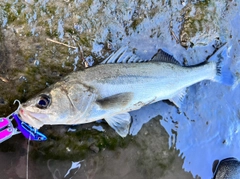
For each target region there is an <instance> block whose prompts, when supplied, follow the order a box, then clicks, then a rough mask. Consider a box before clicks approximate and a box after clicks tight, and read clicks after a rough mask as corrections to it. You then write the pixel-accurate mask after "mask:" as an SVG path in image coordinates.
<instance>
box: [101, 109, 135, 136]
mask: <svg viewBox="0 0 240 179" xmlns="http://www.w3.org/2000/svg"><path fill="white" fill-rule="evenodd" d="M105 120H106V121H107V123H108V124H109V125H110V126H111V127H112V128H113V129H114V130H115V131H116V132H117V133H118V134H119V135H120V136H121V137H126V136H127V134H128V132H129V127H130V123H131V116H130V114H129V113H123V114H118V115H115V116H111V117H108V118H105Z"/></svg>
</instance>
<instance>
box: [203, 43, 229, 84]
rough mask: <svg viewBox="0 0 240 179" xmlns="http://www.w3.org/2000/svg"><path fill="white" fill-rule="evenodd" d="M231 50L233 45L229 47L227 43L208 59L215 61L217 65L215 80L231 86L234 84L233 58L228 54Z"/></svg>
mask: <svg viewBox="0 0 240 179" xmlns="http://www.w3.org/2000/svg"><path fill="white" fill-rule="evenodd" d="M230 50H231V47H227V45H226V44H225V45H223V46H222V47H221V48H220V49H218V50H217V52H216V53H215V54H214V55H213V56H211V57H210V59H209V60H208V61H209V62H215V63H216V65H217V66H216V68H217V69H216V72H217V73H216V76H215V78H214V80H215V81H217V82H220V83H223V84H226V85H229V86H231V85H233V84H234V76H233V74H232V72H231V70H230V65H231V58H230V56H229V54H228V53H229V51H230Z"/></svg>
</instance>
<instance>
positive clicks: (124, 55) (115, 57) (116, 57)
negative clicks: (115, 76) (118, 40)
mask: <svg viewBox="0 0 240 179" xmlns="http://www.w3.org/2000/svg"><path fill="white" fill-rule="evenodd" d="M145 61H147V60H142V59H140V58H139V57H138V56H136V55H135V54H133V53H132V52H130V51H128V47H121V48H120V49H119V50H117V51H116V52H113V53H112V54H111V55H110V56H109V57H108V58H106V59H105V60H104V61H103V62H102V63H101V64H107V63H138V62H145Z"/></svg>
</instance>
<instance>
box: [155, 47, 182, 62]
mask: <svg viewBox="0 0 240 179" xmlns="http://www.w3.org/2000/svg"><path fill="white" fill-rule="evenodd" d="M151 61H156V62H167V63H173V64H175V65H181V64H180V63H179V61H177V60H176V59H175V58H174V57H173V56H172V55H169V54H168V53H166V52H164V51H163V50H162V49H159V50H158V52H157V53H156V54H155V55H154V56H153V57H152V59H151Z"/></svg>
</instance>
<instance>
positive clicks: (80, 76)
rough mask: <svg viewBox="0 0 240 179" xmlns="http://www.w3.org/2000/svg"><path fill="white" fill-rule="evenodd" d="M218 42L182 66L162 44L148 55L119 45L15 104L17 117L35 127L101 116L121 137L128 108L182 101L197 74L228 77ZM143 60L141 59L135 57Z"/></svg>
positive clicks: (224, 79)
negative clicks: (206, 55)
mask: <svg viewBox="0 0 240 179" xmlns="http://www.w3.org/2000/svg"><path fill="white" fill-rule="evenodd" d="M226 53H227V47H226V46H223V47H221V48H220V49H219V50H218V51H217V53H216V54H215V55H213V56H212V57H211V58H210V60H209V61H208V62H205V63H203V64H201V65H196V66H191V67H183V66H181V65H180V63H179V62H178V61H177V60H175V59H174V57H173V56H171V55H169V54H167V53H165V52H164V51H162V50H159V52H158V53H157V54H156V55H154V56H153V58H152V59H150V60H148V61H145V62H144V61H143V60H140V59H139V58H138V57H137V56H136V55H134V54H131V53H129V52H128V51H127V49H126V48H120V49H119V50H118V51H117V52H116V53H113V54H112V55H111V56H110V57H109V58H107V59H106V60H105V61H104V62H103V63H102V64H100V65H97V66H94V67H90V68H87V69H85V70H84V71H78V72H74V73H71V74H70V75H68V76H66V77H65V78H63V79H62V80H61V81H59V82H57V83H55V84H53V85H52V86H50V87H48V88H47V89H46V90H45V91H43V92H42V93H41V94H39V95H37V96H36V97H34V98H32V99H30V100H28V101H27V102H26V103H24V104H22V105H20V107H19V110H18V113H19V115H20V116H21V118H22V120H23V121H25V122H27V123H28V124H30V125H32V126H33V127H35V128H40V127H41V126H42V125H44V124H50V125H56V124H66V125H69V124H83V123H90V122H93V121H96V120H99V119H105V120H106V121H107V123H108V124H109V125H110V126H111V127H112V128H113V129H115V130H116V132H117V133H118V134H119V135H120V136H122V137H125V136H126V135H127V134H128V131H129V126H130V123H131V116H130V114H129V113H128V112H129V111H133V110H137V109H140V108H141V107H143V106H145V105H147V104H151V103H155V102H157V101H160V100H165V99H170V100H171V101H173V102H174V103H175V104H177V105H179V104H180V103H181V100H182V97H183V95H184V93H185V88H186V87H188V86H190V85H192V84H195V83H197V82H200V81H202V80H213V81H217V82H223V83H227V84H230V85H231V84H232V83H233V81H234V80H233V76H232V74H231V72H230V71H229V64H227V63H228V61H227V60H223V59H224V57H225V56H226ZM139 62H142V63H139Z"/></svg>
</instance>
